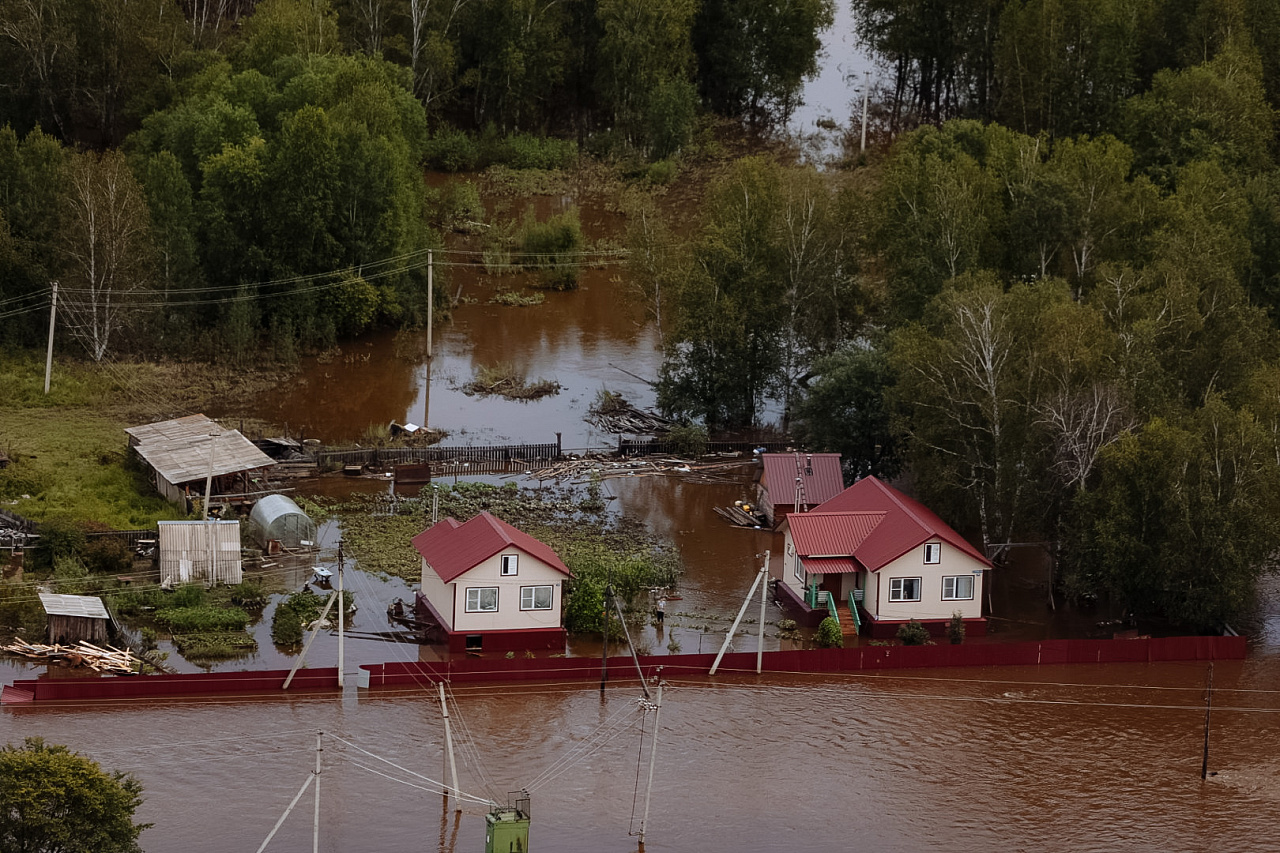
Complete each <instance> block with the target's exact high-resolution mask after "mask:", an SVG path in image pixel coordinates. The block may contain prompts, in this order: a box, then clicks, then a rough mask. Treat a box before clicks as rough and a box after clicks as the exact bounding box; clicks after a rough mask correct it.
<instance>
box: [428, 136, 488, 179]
mask: <svg viewBox="0 0 1280 853" xmlns="http://www.w3.org/2000/svg"><path fill="white" fill-rule="evenodd" d="M423 160H424V161H425V162H426V164H427V166H428V167H429V168H432V169H438V170H439V171H441V172H469V171H471V170H472V169H474V168H476V166H477V165H478V164H479V161H480V149H479V146H477V145H476V143H475V140H473V139H472V138H471V137H470V136H467V134H465V133H463V132H462V131H461V130H455V129H453V128H448V129H445V130H442V131H440V132H439V133H437V134H436V135H435V136H433V137H431V138H430V139H428V140H427V144H426V150H425V151H424V153H423Z"/></svg>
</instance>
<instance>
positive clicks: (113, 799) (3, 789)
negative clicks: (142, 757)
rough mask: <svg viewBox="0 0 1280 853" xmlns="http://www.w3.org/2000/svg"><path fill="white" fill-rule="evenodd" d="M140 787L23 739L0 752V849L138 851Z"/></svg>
mask: <svg viewBox="0 0 1280 853" xmlns="http://www.w3.org/2000/svg"><path fill="white" fill-rule="evenodd" d="M141 805H142V785H141V784H140V783H139V782H138V781H137V780H136V779H134V778H133V777H132V776H129V775H126V774H124V773H119V772H112V773H108V772H107V771H105V770H103V769H102V768H101V767H100V766H99V765H98V764H97V762H94V761H91V760H89V759H87V758H84V757H82V756H80V755H77V754H75V753H73V752H71V751H70V750H68V749H67V748H66V747H64V746H56V745H53V744H46V743H45V742H44V740H43V739H41V738H27V739H26V740H25V741H24V742H23V745H22V746H14V745H13V744H9V745H7V746H5V747H4V749H0V848H2V849H4V850H14V851H18V850H21V851H29V853H57V852H58V851H65V853H90V851H92V853H138V852H139V851H140V850H141V849H142V848H141V847H139V846H138V836H139V835H141V834H142V831H143V830H144V829H146V828H147V827H149V826H150V825H151V824H138V823H134V822H133V815H134V812H135V811H137V809H138V807H139V806H141Z"/></svg>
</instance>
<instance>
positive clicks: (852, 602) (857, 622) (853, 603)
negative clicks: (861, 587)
mask: <svg viewBox="0 0 1280 853" xmlns="http://www.w3.org/2000/svg"><path fill="white" fill-rule="evenodd" d="M849 612H850V613H852V614H853V627H854V628H856V629H857V630H859V631H861V630H862V619H861V617H859V616H858V600H857V599H856V598H854V596H853V590H849Z"/></svg>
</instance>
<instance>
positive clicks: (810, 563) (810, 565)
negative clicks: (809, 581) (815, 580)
mask: <svg viewBox="0 0 1280 853" xmlns="http://www.w3.org/2000/svg"><path fill="white" fill-rule="evenodd" d="M800 565H801V566H802V567H803V568H804V570H805V571H806V572H808V573H809V574H811V575H842V574H844V573H845V572H856V571H857V570H858V564H857V563H855V562H854V561H853V558H852V557H801V558H800Z"/></svg>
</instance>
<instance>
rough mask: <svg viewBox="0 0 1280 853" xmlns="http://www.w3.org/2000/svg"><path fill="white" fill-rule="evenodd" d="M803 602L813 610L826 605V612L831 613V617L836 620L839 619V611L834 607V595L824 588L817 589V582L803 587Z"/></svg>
mask: <svg viewBox="0 0 1280 853" xmlns="http://www.w3.org/2000/svg"><path fill="white" fill-rule="evenodd" d="M804 602H805V604H807V605H809V606H810V607H812V608H813V609H814V610H817V609H818V608H819V607H822V606H823V605H826V607H827V612H828V613H830V614H831V617H832V618H833V619H835V620H836V621H837V622H839V621H840V611H839V610H837V609H836V600H835V596H833V595H832V594H831V593H829V592H827V591H826V590H825V589H818V585H817V584H814V585H812V586H810V587H807V588H806V589H805V591H804Z"/></svg>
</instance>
